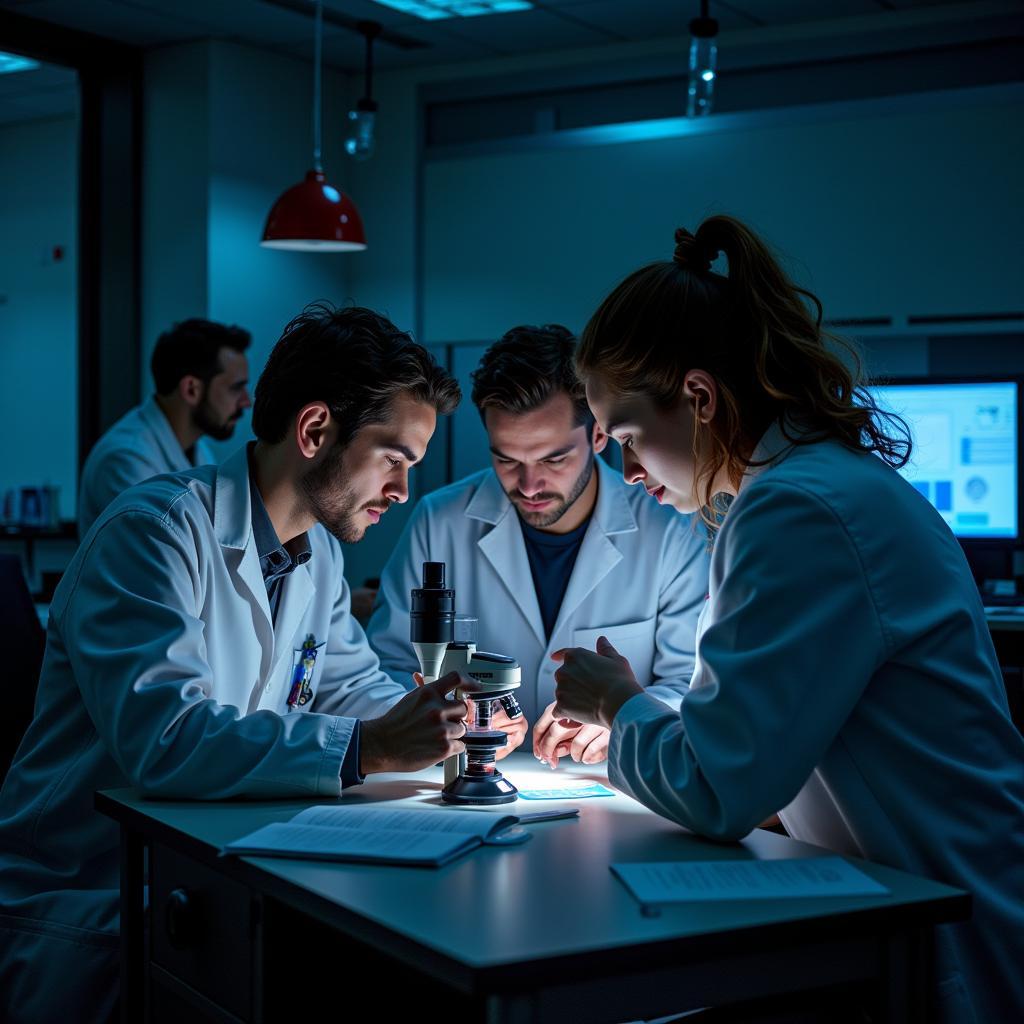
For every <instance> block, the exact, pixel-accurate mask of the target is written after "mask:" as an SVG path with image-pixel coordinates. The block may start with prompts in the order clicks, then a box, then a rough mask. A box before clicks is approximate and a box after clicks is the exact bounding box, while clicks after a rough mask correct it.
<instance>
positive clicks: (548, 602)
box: [519, 517, 590, 637]
mask: <svg viewBox="0 0 1024 1024" xmlns="http://www.w3.org/2000/svg"><path fill="white" fill-rule="evenodd" d="M519 525H520V526H521V527H522V528H523V540H524V541H525V542H526V557H527V558H528V559H529V560H530V574H531V575H532V576H533V588H534V590H536V592H537V603H538V604H539V605H540V617H541V619H542V620H543V622H544V635H545V636H547V637H550V636H551V631H552V630H553V629H554V628H555V622H556V620H557V619H558V609H559V608H561V607H562V598H563V597H565V588H566V587H567V586H568V585H569V577H570V576H572V567H573V566H574V565H575V564H576V556H577V555H578V554H579V553H580V545H581V544H582V543H583V537H584V535H585V534H586V532H587V527H588V526H589V525H590V518H589V517H588V518H587V519H586V521H585V522H583V523H582V524H581V525H580V526H577V527H576V529H575V530H573V531H572V532H571V533H545V532H544V531H543V530H538V529H536V528H535V527H533V526H528V525H527V524H526V523H524V522H523V521H522V519H520V520H519Z"/></svg>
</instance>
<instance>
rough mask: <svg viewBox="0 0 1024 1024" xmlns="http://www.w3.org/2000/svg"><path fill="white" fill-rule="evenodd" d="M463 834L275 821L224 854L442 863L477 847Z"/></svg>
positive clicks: (471, 838) (472, 840)
mask: <svg viewBox="0 0 1024 1024" xmlns="http://www.w3.org/2000/svg"><path fill="white" fill-rule="evenodd" d="M477 842H478V841H477V840H475V839H474V838H473V837H472V836H469V835H466V834H464V833H463V834H459V833H452V832H450V831H444V832H438V831H433V832H400V831H388V830H381V831H365V832H359V831H355V830H348V829H336V828H324V827H323V826H322V825H301V824H300V825H297V824H294V823H288V822H275V823H274V824H271V825H264V826H263V828H261V829H257V830H256V831H255V832H253V833H252V834H251V835H248V836H246V837H245V838H244V839H240V840H237V841H236V842H234V843H229V844H228V845H227V846H226V847H225V848H224V850H225V852H226V853H234V854H239V855H245V854H250V855H253V856H280V855H282V854H283V855H285V856H294V855H296V853H297V852H298V851H301V856H302V857H303V858H305V859H309V860H335V859H344V860H353V861H360V860H368V861H373V862H378V863H388V862H390V863H410V864H431V863H440V864H443V863H445V862H446V861H448V860H449V859H451V858H452V857H455V856H457V855H458V854H459V853H462V852H464V851H465V850H467V849H470V848H472V847H473V846H475V845H477Z"/></svg>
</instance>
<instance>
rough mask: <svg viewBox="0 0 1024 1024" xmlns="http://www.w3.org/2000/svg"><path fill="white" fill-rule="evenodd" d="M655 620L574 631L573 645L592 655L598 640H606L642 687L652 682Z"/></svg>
mask: <svg viewBox="0 0 1024 1024" xmlns="http://www.w3.org/2000/svg"><path fill="white" fill-rule="evenodd" d="M656 625H657V619H656V618H653V617H652V618H650V619H644V620H643V621H642V622H624V623H622V624H621V625H618V626H601V627H600V628H596V629H574V630H573V631H572V639H573V645H574V646H575V647H585V648H586V649H587V650H589V651H593V650H595V649H596V647H597V638H598V637H599V636H603V637H606V638H607V639H608V642H609V643H610V644H611V645H612V647H614V648H615V650H617V651H618V652H619V654H621V655H622V656H623V657H624V658H625V659H626V661H628V662H629V665H630V668H632V669H633V675H635V676H636V679H637V682H639V683H640V684H641V685H642V686H647V685H648V684H649V683H650V682H651V677H652V675H653V673H654V640H655V636H654V633H655V627H656Z"/></svg>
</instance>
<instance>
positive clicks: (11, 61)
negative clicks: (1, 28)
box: [0, 53, 39, 75]
mask: <svg viewBox="0 0 1024 1024" xmlns="http://www.w3.org/2000/svg"><path fill="white" fill-rule="evenodd" d="M37 67H39V61H37V60H32V59H31V58H29V57H21V56H19V55H18V54H16V53H0V75H9V74H12V73H13V72H15V71H35V69H36V68H37Z"/></svg>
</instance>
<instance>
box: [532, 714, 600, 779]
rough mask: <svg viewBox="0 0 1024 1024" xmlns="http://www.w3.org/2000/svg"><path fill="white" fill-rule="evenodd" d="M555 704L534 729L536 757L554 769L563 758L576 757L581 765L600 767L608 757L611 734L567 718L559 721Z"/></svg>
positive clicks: (574, 758)
mask: <svg viewBox="0 0 1024 1024" xmlns="http://www.w3.org/2000/svg"><path fill="white" fill-rule="evenodd" d="M554 711H555V705H554V702H552V703H550V704H549V705H548V706H547V707H546V708H545V709H544V714H542V715H541V716H540V718H538V719H537V724H536V725H535V726H534V727H533V754H534V757H536V758H537V759H538V760H539V761H545V762H546V763H547V764H549V765H551V767H552V768H556V767H557V766H558V759H559V758H560V757H572V759H573V760H574V761H579V762H580V763H581V764H597V763H598V762H600V761H604V760H605V758H607V757H608V738H609V736H610V733H609V732H608V730H607V729H604V728H602V727H601V726H600V725H581V724H580V723H579V722H573V721H570V720H569V719H567V718H561V719H559V718H555V714H554Z"/></svg>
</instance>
